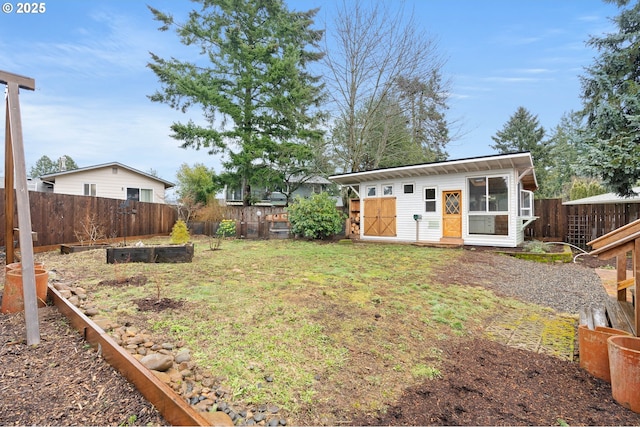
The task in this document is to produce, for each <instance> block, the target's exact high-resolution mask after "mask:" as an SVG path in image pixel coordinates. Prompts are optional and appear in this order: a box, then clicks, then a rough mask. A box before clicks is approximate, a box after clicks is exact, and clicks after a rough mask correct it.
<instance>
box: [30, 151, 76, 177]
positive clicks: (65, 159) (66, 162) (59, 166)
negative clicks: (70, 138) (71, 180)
mask: <svg viewBox="0 0 640 427" xmlns="http://www.w3.org/2000/svg"><path fill="white" fill-rule="evenodd" d="M73 169H78V165H77V164H76V162H75V161H74V160H73V159H72V158H71V157H70V156H68V155H66V154H65V155H64V156H62V157H60V158H58V160H57V161H56V162H54V161H53V160H51V158H50V157H49V156H42V157H40V158H39V159H38V160H37V161H36V164H35V165H33V166H32V167H31V169H30V170H29V176H31V177H32V178H36V177H39V176H42V175H47V174H50V173H56V172H61V171H67V170H73Z"/></svg>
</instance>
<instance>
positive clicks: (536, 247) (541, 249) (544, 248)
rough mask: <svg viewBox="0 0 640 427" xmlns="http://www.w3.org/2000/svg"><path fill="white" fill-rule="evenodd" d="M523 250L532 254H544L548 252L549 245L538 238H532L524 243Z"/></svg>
mask: <svg viewBox="0 0 640 427" xmlns="http://www.w3.org/2000/svg"><path fill="white" fill-rule="evenodd" d="M523 250H524V251H525V252H530V253H532V254H544V253H547V252H549V245H547V244H546V243H544V242H540V241H539V240H532V241H530V242H527V243H525V245H524V247H523Z"/></svg>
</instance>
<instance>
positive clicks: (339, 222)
mask: <svg viewBox="0 0 640 427" xmlns="http://www.w3.org/2000/svg"><path fill="white" fill-rule="evenodd" d="M287 212H288V214H289V222H290V223H291V232H292V233H294V234H296V235H299V236H304V237H306V238H308V239H325V238H327V237H330V236H333V235H334V234H338V233H340V232H341V231H342V230H343V226H344V220H345V219H346V215H345V214H344V213H342V212H340V211H338V210H337V209H336V201H335V200H334V199H333V198H332V197H331V196H329V194H328V193H320V194H314V195H312V196H311V197H309V198H306V199H303V198H300V197H296V199H295V200H294V201H293V203H292V204H291V206H289V207H288V208H287Z"/></svg>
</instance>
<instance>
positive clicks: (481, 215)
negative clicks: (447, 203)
mask: <svg viewBox="0 0 640 427" xmlns="http://www.w3.org/2000/svg"><path fill="white" fill-rule="evenodd" d="M467 183H468V188H469V191H468V194H469V198H468V200H469V224H468V225H469V234H485V235H492V236H507V235H509V178H508V176H506V175H505V176H482V177H473V178H469V179H468V180H467Z"/></svg>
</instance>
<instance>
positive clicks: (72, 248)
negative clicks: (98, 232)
mask: <svg viewBox="0 0 640 427" xmlns="http://www.w3.org/2000/svg"><path fill="white" fill-rule="evenodd" d="M110 246H111V245H109V244H108V243H95V244H90V245H60V253H61V254H73V253H76V252H84V251H91V250H94V249H104V248H108V247H110Z"/></svg>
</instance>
